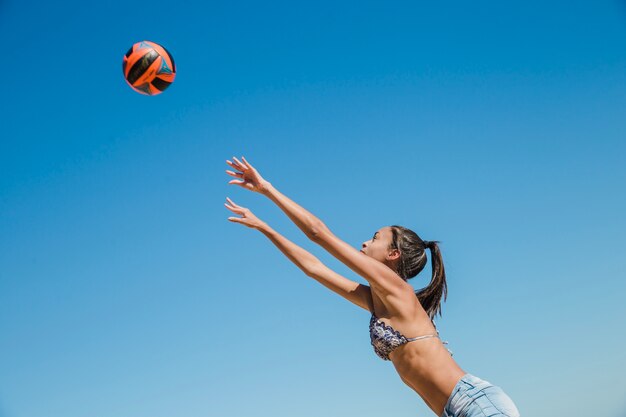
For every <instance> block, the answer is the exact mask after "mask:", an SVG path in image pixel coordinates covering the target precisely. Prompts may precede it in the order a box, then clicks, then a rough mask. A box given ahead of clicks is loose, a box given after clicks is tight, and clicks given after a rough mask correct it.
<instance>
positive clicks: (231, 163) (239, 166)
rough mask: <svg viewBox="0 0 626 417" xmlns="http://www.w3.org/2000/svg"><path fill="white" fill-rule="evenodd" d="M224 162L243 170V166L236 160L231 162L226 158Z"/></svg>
mask: <svg viewBox="0 0 626 417" xmlns="http://www.w3.org/2000/svg"><path fill="white" fill-rule="evenodd" d="M226 163H227V164H228V165H230V166H231V167H233V168H235V169H236V170H238V171H244V167H243V166H242V165H241V164H238V163H236V162H232V161H230V160H228V159H227V160H226Z"/></svg>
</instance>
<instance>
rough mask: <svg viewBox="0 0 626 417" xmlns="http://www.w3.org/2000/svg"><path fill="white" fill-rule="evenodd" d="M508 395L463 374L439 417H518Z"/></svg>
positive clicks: (472, 376)
mask: <svg viewBox="0 0 626 417" xmlns="http://www.w3.org/2000/svg"><path fill="white" fill-rule="evenodd" d="M519 415H520V414H519V411H517V407H515V404H513V401H512V400H511V399H510V398H509V396H508V395H506V394H505V393H504V391H502V389H501V388H500V387H497V386H495V385H493V384H491V383H489V382H487V381H483V380H482V379H480V378H477V377H475V376H474V375H470V374H465V375H464V376H463V378H461V380H460V381H459V382H458V383H457V384H456V385H455V387H454V389H453V390H452V394H451V395H450V398H448V403H447V404H446V406H445V408H444V409H443V414H441V417H492V416H493V417H495V416H498V417H519Z"/></svg>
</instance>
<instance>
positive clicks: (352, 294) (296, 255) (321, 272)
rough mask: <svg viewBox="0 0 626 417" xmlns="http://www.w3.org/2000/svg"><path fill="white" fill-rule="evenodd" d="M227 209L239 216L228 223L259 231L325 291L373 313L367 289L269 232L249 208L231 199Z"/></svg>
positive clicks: (269, 228) (288, 241)
mask: <svg viewBox="0 0 626 417" xmlns="http://www.w3.org/2000/svg"><path fill="white" fill-rule="evenodd" d="M228 202H229V203H230V204H224V205H225V206H226V208H228V209H229V210H231V211H232V212H233V213H236V214H239V215H241V216H242V217H229V218H228V220H230V221H231V222H235V223H241V224H243V225H245V226H248V227H250V228H253V229H257V230H259V231H260V232H261V233H263V234H264V235H265V236H267V238H268V239H269V240H270V241H271V242H272V243H273V244H274V245H275V246H276V247H277V248H278V249H279V250H280V251H281V252H282V253H283V254H284V255H285V256H287V258H289V260H290V261H291V262H293V263H294V264H295V265H296V266H297V267H298V268H300V269H301V270H302V272H304V273H305V274H306V275H307V276H309V277H311V278H313V279H315V280H316V281H317V282H319V283H320V284H322V285H324V286H325V287H326V288H328V289H330V290H332V291H334V292H336V293H337V294H339V295H341V296H342V297H344V298H345V299H346V300H348V301H350V302H352V303H354V304H356V305H357V306H359V307H361V308H363V309H365V310H368V311H372V293H371V290H370V287H368V286H367V285H362V284H359V283H358V282H354V281H351V280H349V279H347V278H345V277H343V276H341V275H339V274H338V273H336V272H335V271H333V270H332V269H330V268H328V267H327V266H326V265H324V264H323V263H322V262H321V261H320V260H319V259H317V258H316V257H315V256H314V255H313V254H311V253H310V252H308V251H306V250H304V249H303V248H301V247H300V246H298V245H296V244H295V243H293V242H291V241H290V240H288V239H287V238H285V237H284V236H282V235H281V234H280V233H278V232H277V231H275V230H274V229H272V228H271V227H270V226H269V225H268V224H267V223H265V222H263V221H261V220H259V219H258V218H257V217H256V216H255V215H254V214H253V213H252V212H251V211H250V210H249V209H247V208H245V207H241V206H238V205H237V204H235V203H234V202H233V201H232V200H231V199H228Z"/></svg>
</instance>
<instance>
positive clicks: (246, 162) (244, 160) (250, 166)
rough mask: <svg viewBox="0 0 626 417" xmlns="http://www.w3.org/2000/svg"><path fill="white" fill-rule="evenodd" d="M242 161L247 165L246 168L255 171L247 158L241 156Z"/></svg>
mask: <svg viewBox="0 0 626 417" xmlns="http://www.w3.org/2000/svg"><path fill="white" fill-rule="evenodd" d="M241 160H242V161H243V162H244V163H245V164H246V166H247V167H248V168H250V169H254V167H253V166H252V165H250V162H248V161H247V160H246V158H245V157H244V156H243V155H241Z"/></svg>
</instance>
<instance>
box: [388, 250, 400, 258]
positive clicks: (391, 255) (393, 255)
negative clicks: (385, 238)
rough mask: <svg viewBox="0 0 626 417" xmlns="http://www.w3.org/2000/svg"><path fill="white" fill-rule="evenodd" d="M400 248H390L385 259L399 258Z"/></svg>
mask: <svg viewBox="0 0 626 417" xmlns="http://www.w3.org/2000/svg"><path fill="white" fill-rule="evenodd" d="M400 255H401V254H400V250H399V249H391V250H390V251H389V252H388V253H387V259H388V260H390V261H395V260H396V259H399V258H400Z"/></svg>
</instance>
